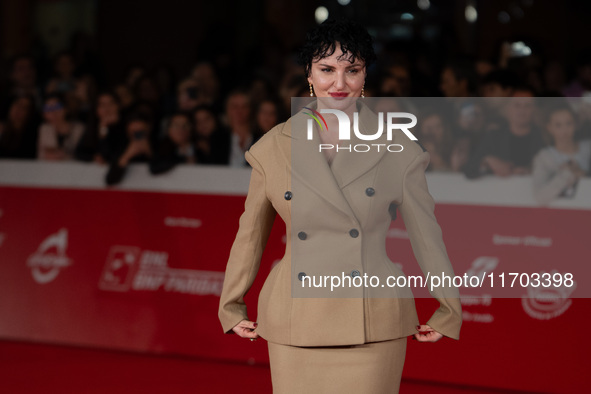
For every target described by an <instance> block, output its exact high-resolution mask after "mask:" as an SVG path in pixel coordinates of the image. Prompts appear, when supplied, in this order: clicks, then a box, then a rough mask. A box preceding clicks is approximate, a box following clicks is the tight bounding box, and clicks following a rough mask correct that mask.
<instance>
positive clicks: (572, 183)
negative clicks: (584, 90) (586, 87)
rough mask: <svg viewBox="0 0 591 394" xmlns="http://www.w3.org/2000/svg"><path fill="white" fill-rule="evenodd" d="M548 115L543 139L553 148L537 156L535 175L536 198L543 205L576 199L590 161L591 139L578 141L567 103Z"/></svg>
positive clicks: (559, 105) (551, 109) (571, 113)
mask: <svg viewBox="0 0 591 394" xmlns="http://www.w3.org/2000/svg"><path fill="white" fill-rule="evenodd" d="M546 113H547V116H546V129H545V133H544V138H545V139H546V140H547V141H548V142H549V143H550V146H548V147H546V148H544V149H542V150H541V151H540V152H538V154H536V156H535V157H534V159H533V173H532V178H533V191H534V198H535V199H536V201H537V202H538V203H539V204H542V205H547V204H549V203H550V202H551V201H553V200H555V199H556V198H559V197H567V198H568V197H573V196H574V194H575V192H576V186H577V184H578V181H579V179H580V178H581V177H583V176H585V174H586V173H588V172H589V169H590V168H589V166H590V163H589V162H590V160H591V139H584V140H579V141H578V140H576V139H575V135H576V132H575V131H576V126H577V118H576V116H575V113H574V112H573V110H572V109H571V108H570V107H569V105H568V103H566V102H564V103H557V104H555V105H554V106H553V107H552V108H550V109H549V111H547V112H546Z"/></svg>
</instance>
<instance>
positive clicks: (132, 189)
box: [0, 0, 591, 393]
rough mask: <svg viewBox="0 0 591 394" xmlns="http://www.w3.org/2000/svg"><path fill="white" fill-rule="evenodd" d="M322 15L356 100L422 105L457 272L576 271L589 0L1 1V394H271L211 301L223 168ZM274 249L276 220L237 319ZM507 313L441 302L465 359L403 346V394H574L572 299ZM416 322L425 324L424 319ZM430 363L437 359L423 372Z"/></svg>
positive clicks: (234, 169)
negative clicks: (362, 75)
mask: <svg viewBox="0 0 591 394" xmlns="http://www.w3.org/2000/svg"><path fill="white" fill-rule="evenodd" d="M336 16H344V17H348V18H350V19H353V20H356V21H358V22H360V23H362V24H363V25H364V26H365V27H366V28H367V29H368V31H369V32H370V34H371V35H372V36H373V38H374V42H375V45H374V47H375V50H376V53H377V55H378V61H377V63H376V64H374V65H373V66H372V67H371V68H369V69H368V70H367V72H368V77H367V81H366V85H365V96H366V97H389V98H393V99H394V100H399V101H395V103H397V104H395V105H397V106H398V108H401V109H403V110H409V111H411V110H413V109H417V108H419V109H421V110H424V111H422V112H421V111H419V112H420V114H419V118H420V121H419V124H418V127H417V135H418V137H419V140H420V141H422V143H423V145H424V147H425V148H426V149H427V150H428V151H429V152H430V154H431V158H432V160H431V164H430V166H429V168H428V169H427V171H428V180H429V185H430V191H431V192H432V194H433V195H434V197H435V200H436V202H437V204H438V205H437V217H438V220H439V222H440V224H441V226H442V228H443V230H444V234H445V236H446V245H447V246H448V253H449V255H450V258H451V259H452V261H453V262H454V267H455V269H456V271H458V272H465V271H468V270H470V269H472V270H475V269H477V267H483V266H485V267H491V266H492V267H501V268H503V267H504V268H506V267H516V266H517V264H519V262H522V261H525V260H528V261H540V262H541V266H542V267H544V269H547V270H548V271H550V270H552V269H560V267H561V264H560V262H561V261H564V260H569V261H576V262H581V261H586V260H588V256H589V253H591V250H590V249H589V246H588V244H589V243H588V240H587V239H586V238H585V234H587V233H588V223H589V221H588V220H589V219H591V182H590V181H589V176H590V175H591V126H590V125H591V121H590V120H591V110H589V107H590V106H591V41H590V40H589V39H588V21H589V19H590V18H591V3H590V2H588V1H580V0H562V1H552V0H495V1H485V0H446V1H444V0H367V1H360V0H330V1H319V0H299V1H287V0H250V1H181V0H168V1H166V2H156V1H135V0H127V1H113V0H2V1H1V2H0V43H1V45H0V256H1V257H0V259H1V261H2V265H1V266H0V365H1V366H2V368H0V371H2V372H0V376H2V377H3V378H6V379H7V381H8V385H9V387H10V388H11V389H12V391H11V392H23V393H25V392H27V393H28V392H64V393H70V392H72V393H74V392H75V393H95V392H96V393H101V392H109V393H115V392H142V393H150V392H154V393H156V392H194V391H196V392H220V393H224V392H232V391H233V390H237V389H240V391H241V392H251V391H249V390H251V389H252V392H255V391H256V392H257V393H261V392H271V385H270V374H269V370H268V355H267V353H266V352H267V348H266V345H265V343H264V341H258V342H257V343H245V342H246V341H240V340H239V339H238V338H235V337H232V338H228V337H229V336H226V335H223V334H222V333H221V331H222V330H221V327H219V322H218V321H217V302H218V301H219V292H220V291H221V283H222V281H223V270H224V268H225V263H226V260H227V255H228V253H229V250H230V247H231V245H232V241H233V238H234V235H235V232H236V229H237V226H238V218H239V216H240V214H241V212H242V210H243V207H244V196H245V194H246V191H247V188H248V180H249V174H250V171H249V167H248V164H247V163H246V161H245V160H244V152H245V151H246V150H247V149H248V148H249V147H250V146H252V144H254V143H256V141H257V140H258V139H259V138H260V137H261V136H262V135H264V134H265V133H266V132H268V131H269V130H270V129H271V128H272V127H273V126H275V125H276V124H278V123H280V122H283V121H285V120H286V119H287V118H288V117H289V115H290V112H291V107H290V102H291V98H292V97H307V96H309V86H308V82H307V80H306V78H305V75H304V69H303V67H301V66H299V65H298V64H297V61H296V58H297V53H298V50H299V48H300V46H301V45H302V43H303V41H304V39H305V36H306V32H307V31H308V30H309V29H311V28H312V27H314V26H316V25H317V24H319V23H321V22H322V21H324V20H325V19H326V18H328V17H336ZM420 97H433V98H438V100H439V101H437V102H438V103H443V102H445V103H447V104H446V105H445V106H439V109H438V110H436V109H435V108H434V106H432V105H429V106H421V105H420V103H421V101H420V99H418V98H420ZM495 98H503V101H495V100H494V99H495ZM491 99H492V100H491ZM444 100H445V101H444ZM435 107H437V105H436V106H435ZM442 108H444V109H443V110H442ZM421 116H422V119H421ZM565 119H566V120H565ZM561 122H562V123H561ZM565 122H566V123H568V125H567V126H562V125H563V123H565ZM565 130H566V131H565ZM524 136H525V137H524ZM515 147H516V148H515ZM490 156H492V157H495V158H496V159H499V160H496V159H491V160H489V161H488V162H486V160H485V159H484V158H485V157H490ZM394 218H395V216H394ZM474 223H478V224H477V225H474ZM484 223H486V225H485V224H484ZM282 226H283V227H282ZM389 234H390V235H389V240H388V242H389V243H388V248H389V249H388V250H389V253H391V254H393V255H395V256H396V260H393V261H397V262H399V263H405V262H407V261H408V262H409V264H412V263H414V257H413V255H412V251H411V249H410V245H409V243H408V238H407V237H405V236H404V234H405V230H404V225H403V223H401V220H398V221H396V220H394V222H393V225H392V229H391V232H390V233H389ZM284 247H285V228H284V225H283V223H282V222H281V220H280V219H278V220H277V222H276V225H275V227H274V230H273V233H272V234H271V238H270V240H269V247H268V250H267V251H266V252H265V256H264V259H263V263H262V265H261V268H260V275H259V278H257V282H256V283H255V286H254V287H253V290H252V291H251V293H250V294H249V298H247V302H248V304H249V308H251V309H249V310H252V311H253V312H252V313H253V314H254V313H255V312H254V311H256V300H257V299H256V297H257V294H258V290H259V289H260V287H261V286H262V283H263V281H264V277H266V274H267V273H268V271H269V270H270V269H271V267H272V266H273V264H274V263H276V262H277V261H279V260H280V259H281V256H282V255H283V252H284ZM528 297H529V298H528V299H527V300H525V301H523V300H520V299H504V300H496V299H495V300H494V301H491V300H490V299H466V300H462V302H463V306H464V322H465V323H464V324H465V326H464V327H465V329H464V330H463V333H462V335H463V338H462V339H463V341H460V342H459V343H451V341H449V342H445V341H442V343H441V346H439V345H438V346H439V347H438V348H436V349H435V350H432V349H427V350H425V348H424V347H423V348H421V347H420V346H417V344H413V343H409V353H408V356H407V364H406V365H407V366H406V367H405V375H404V380H403V386H402V388H403V390H404V391H401V392H408V393H423V392H425V393H426V392H437V393H459V392H548V393H549V392H553V393H558V392H560V393H568V392H573V390H575V389H580V388H581V387H584V382H583V380H582V376H584V374H583V372H582V371H583V369H584V368H586V367H587V366H588V364H589V363H588V359H587V356H586V355H587V354H588V351H589V350H591V349H589V346H588V345H585V346H581V344H580V343H579V342H576V341H575V339H574V338H573V339H570V338H563V336H566V335H567V332H569V331H568V330H569V329H568V327H573V326H577V327H579V326H581V325H584V324H583V323H585V322H587V321H588V319H589V317H588V316H587V313H586V312H585V311H586V310H588V307H589V304H588V302H587V300H586V299H582V298H579V299H572V298H571V293H570V292H568V293H567V294H563V298H562V299H561V300H559V301H556V302H551V303H545V302H541V301H539V300H538V301H536V300H535V294H534V295H533V296H532V293H529V296H528ZM524 299H525V298H524ZM417 305H418V306H420V307H422V308H424V309H423V312H421V313H423V315H421V316H422V317H425V318H427V317H428V316H429V314H430V312H429V311H431V310H432V308H433V307H434V304H433V303H430V301H429V300H417ZM586 308H587V309H586ZM252 317H253V320H254V317H255V316H254V315H253V316H252ZM516 326H518V327H520V329H519V330H525V332H526V333H527V335H528V337H527V338H520V339H519V340H518V339H516V338H515V335H514V334H515V327H516ZM530 330H531V332H530ZM520 332H521V331H520ZM559 336H560V337H559ZM485 338H486V339H485ZM491 341H492V342H491ZM409 342H414V341H409ZM491 343H495V346H492V345H491ZM542 345H543V346H542ZM450 354H451V355H452V356H450ZM476 354H478V355H479V357H476V356H475V355H476ZM433 357H441V358H447V359H449V360H450V362H449V363H445V365H444V366H442V367H441V368H439V369H438V370H436V371H433V370H426V369H424V368H423V366H422V364H421V363H422V361H421V360H424V359H431V358H433ZM449 357H451V358H449ZM475 357H476V358H475ZM31 370H38V371H39V370H41V371H43V372H40V373H39V375H38V376H37V377H36V378H31V377H30V375H31V372H30V371H31ZM64 371H65V372H64ZM97 371H102V372H97ZM551 375H556V376H560V378H556V379H554V378H552V379H550V378H549V376H551ZM228 376H236V377H237V378H236V379H228ZM245 385H246V386H248V388H247V389H245Z"/></svg>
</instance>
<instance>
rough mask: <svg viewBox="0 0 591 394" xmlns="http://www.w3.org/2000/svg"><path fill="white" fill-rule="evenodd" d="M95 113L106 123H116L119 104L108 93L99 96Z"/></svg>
mask: <svg viewBox="0 0 591 394" xmlns="http://www.w3.org/2000/svg"><path fill="white" fill-rule="evenodd" d="M96 115H97V116H98V118H99V119H100V120H101V121H102V122H104V123H106V124H112V123H116V122H117V121H118V120H119V105H118V104H117V102H116V101H115V99H114V98H113V97H112V96H111V95H110V94H103V95H102V96H99V98H98V101H97V105H96Z"/></svg>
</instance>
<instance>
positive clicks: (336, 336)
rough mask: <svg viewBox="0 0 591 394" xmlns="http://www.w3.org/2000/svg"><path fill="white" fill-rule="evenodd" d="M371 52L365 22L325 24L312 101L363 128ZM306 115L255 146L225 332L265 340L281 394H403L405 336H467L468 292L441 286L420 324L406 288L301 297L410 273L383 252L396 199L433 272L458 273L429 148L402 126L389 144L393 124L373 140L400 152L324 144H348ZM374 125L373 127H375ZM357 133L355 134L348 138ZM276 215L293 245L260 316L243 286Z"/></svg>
mask: <svg viewBox="0 0 591 394" xmlns="http://www.w3.org/2000/svg"><path fill="white" fill-rule="evenodd" d="M374 57H375V55H374V53H373V49H372V42H371V37H370V36H369V34H368V33H367V31H365V29H364V28H363V27H361V26H359V25H357V24H355V23H352V22H349V21H346V20H336V21H335V20H327V21H325V22H324V23H323V24H321V25H319V26H318V27H317V28H316V29H315V30H314V31H312V32H311V33H310V34H309V35H308V36H307V40H306V44H305V46H304V49H303V50H302V53H301V56H300V58H301V62H302V63H304V65H305V68H306V73H307V77H308V82H309V89H310V94H311V95H312V94H315V95H316V96H317V102H315V103H314V105H312V106H308V108H309V109H310V110H314V111H316V112H320V111H322V110H323V109H326V108H327V106H326V104H327V103H328V104H332V105H334V107H333V108H338V109H339V110H341V111H343V112H345V113H349V114H351V113H352V112H355V110H356V109H357V111H358V112H359V119H361V125H363V126H366V125H368V124H369V122H368V119H369V120H375V114H374V113H373V112H371V110H369V108H368V107H367V106H366V105H364V104H363V103H362V101H363V99H361V100H356V99H357V98H358V97H360V96H361V97H363V95H364V94H363V93H364V83H365V76H366V68H367V67H369V66H370V65H371V63H372V62H373V61H374ZM314 107H315V108H314ZM355 107H357V108H355ZM329 109H330V108H329ZM372 114H373V115H372ZM307 119H311V118H310V117H309V116H308V115H307V114H305V113H303V112H302V111H300V112H298V113H297V114H296V115H294V116H292V117H291V118H290V119H289V120H288V121H287V122H285V123H282V124H279V125H277V126H276V127H274V128H273V129H272V130H270V131H269V132H268V133H266V134H265V135H264V136H263V137H261V139H260V140H259V142H257V143H256V144H255V145H253V146H252V147H251V148H250V149H249V150H248V151H247V152H246V154H245V156H246V159H247V160H248V162H249V163H250V164H251V166H252V168H253V171H252V173H251V180H250V182H251V183H250V187H249V191H248V196H247V199H246V203H245V211H244V213H243V214H242V216H241V218H240V227H239V230H238V234H237V235H236V240H235V242H234V244H233V246H232V250H231V252H230V257H229V260H228V264H227V268H226V276H225V280H224V286H223V290H222V294H221V298H220V307H219V318H220V321H221V323H222V327H223V329H224V332H226V333H230V334H231V333H235V334H237V335H239V336H241V337H243V338H249V339H251V340H255V339H256V338H258V337H259V336H260V337H262V338H264V339H266V340H267V342H268V346H269V359H270V365H271V377H272V382H273V389H274V392H275V393H386V392H388V393H391V392H398V387H399V385H400V378H401V375H402V367H403V364H404V359H405V353H406V340H407V338H406V337H407V336H410V335H414V337H415V338H416V339H417V340H419V341H423V342H435V341H437V340H439V339H441V338H442V337H443V336H448V337H451V338H454V339H458V338H459V329H460V325H461V306H460V303H459V298H458V297H459V296H458V293H457V289H451V291H446V290H443V289H436V290H434V291H433V292H432V294H434V295H435V296H436V298H437V299H438V301H439V302H440V304H441V307H440V308H439V309H438V310H437V311H436V312H435V313H434V314H433V317H432V318H431V319H430V320H429V321H428V322H427V324H423V325H419V324H418V323H419V320H418V317H417V313H416V309H415V306H414V300H413V298H412V295H410V296H409V293H408V292H407V291H405V290H403V289H401V290H399V292H400V293H398V290H393V292H392V293H391V294H387V293H388V292H387V291H381V290H379V289H377V291H375V292H374V291H370V289H364V288H362V289H353V290H352V291H351V290H347V289H344V288H343V289H337V290H336V293H338V294H337V296H336V297H335V296H330V295H328V294H329V292H328V291H326V289H317V290H314V289H311V290H310V291H309V292H307V289H304V290H306V291H303V292H302V289H303V287H302V285H303V284H304V283H305V281H306V280H307V278H309V277H311V276H315V275H318V274H323V273H330V272H332V273H334V274H337V275H338V274H340V273H342V274H343V275H344V274H345V273H346V274H347V278H357V277H360V276H362V275H365V274H370V275H374V274H379V275H384V274H390V275H397V276H401V275H404V274H403V273H402V271H401V270H400V269H398V268H397V267H396V266H395V265H394V264H392V262H391V261H389V260H388V257H387V255H386V249H385V238H386V232H387V230H388V228H389V226H390V221H391V217H390V213H391V212H392V210H391V207H392V206H394V208H396V207H398V209H399V210H400V212H401V214H402V216H403V218H404V222H405V224H406V228H407V231H408V234H409V238H410V240H411V244H412V247H413V251H414V253H415V256H416V257H417V261H418V262H419V264H420V266H421V268H422V270H423V272H425V273H426V272H429V273H430V274H431V275H434V274H440V273H443V272H444V273H445V274H447V275H453V270H452V268H451V264H450V263H449V259H448V258H447V255H446V252H445V246H444V244H443V241H442V236H441V229H440V228H439V226H438V225H437V221H436V219H435V216H434V214H433V210H434V202H433V199H432V198H431V196H430V194H429V192H428V190H427V184H426V180H425V173H424V171H425V168H426V167H427V165H428V163H429V153H428V152H426V151H424V150H423V149H422V148H421V147H420V146H419V144H415V143H413V142H411V141H410V140H409V139H408V138H407V137H406V135H404V134H403V133H398V134H396V135H395V136H394V137H393V139H392V140H391V141H386V133H383V135H382V137H380V139H378V140H377V141H375V142H376V143H382V142H384V141H385V142H390V143H392V144H395V143H400V144H403V145H404V148H405V149H404V150H403V151H402V152H399V153H386V151H385V150H384V149H382V150H381V151H380V152H377V151H375V150H374V151H372V152H368V153H367V154H364V155H356V154H355V152H353V153H347V151H346V150H342V151H340V152H338V153H337V152H336V150H334V149H332V150H322V151H319V150H318V147H319V145H318V144H319V143H321V144H329V145H336V144H339V141H338V138H337V137H338V131H339V130H340V129H339V124H338V122H337V119H336V117H334V116H328V115H325V120H326V124H325V126H326V127H325V128H323V129H322V130H320V128H318V127H315V129H314V131H315V132H313V133H311V134H312V135H311V136H310V134H308V137H311V138H312V140H311V141H310V140H308V139H307V137H306V130H305V129H303V128H301V127H298V125H299V122H301V124H306V121H307ZM350 119H353V118H352V117H351V115H350ZM309 124H311V125H313V124H315V123H314V122H313V121H311V122H310V123H309ZM375 124H376V123H373V125H371V126H369V127H372V128H374V130H375ZM309 131H310V130H309V129H308V132H309ZM364 131H365V133H364V134H370V130H364ZM359 140H360V139H359V138H358V137H355V136H354V135H352V136H351V143H353V142H360V141H359ZM361 142H363V141H361ZM365 142H367V141H365ZM341 143H343V141H341ZM276 214H279V215H280V216H281V218H282V219H283V220H284V221H285V222H286V229H287V245H286V253H285V256H284V257H283V258H282V259H281V261H280V262H279V263H277V264H276V265H275V266H274V267H273V269H272V270H271V272H270V274H269V276H268V278H267V280H266V281H265V284H264V285H263V288H262V289H261V293H260V295H259V305H258V316H257V317H258V322H257V323H255V322H253V321H251V320H249V318H248V315H247V313H246V305H245V303H244V295H245V294H246V292H247V291H248V289H249V288H250V286H251V285H252V283H253V280H254V278H255V275H256V272H257V270H258V267H259V263H260V257H261V255H262V251H263V249H264V247H265V243H266V240H267V237H268V235H269V233H270V230H271V227H272V225H273V222H274V219H275V216H276ZM364 268H366V269H364ZM347 278H345V277H344V276H343V281H345V279H347ZM382 283H384V282H382ZM453 290H455V291H453ZM365 291H367V293H368V294H369V293H373V294H371V295H372V296H370V297H367V296H366V293H365ZM317 294H322V295H323V296H322V297H317V296H315V295H317ZM392 294H400V295H401V297H396V296H394V297H392ZM294 295H296V296H295V297H294ZM376 295H377V296H376ZM310 296H311V297H310Z"/></svg>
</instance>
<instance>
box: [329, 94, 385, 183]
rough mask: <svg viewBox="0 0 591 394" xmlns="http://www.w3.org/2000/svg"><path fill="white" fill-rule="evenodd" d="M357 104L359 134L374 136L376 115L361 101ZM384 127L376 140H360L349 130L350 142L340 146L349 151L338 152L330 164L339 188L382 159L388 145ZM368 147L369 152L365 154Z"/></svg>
mask: <svg viewBox="0 0 591 394" xmlns="http://www.w3.org/2000/svg"><path fill="white" fill-rule="evenodd" d="M358 103H359V105H360V107H361V108H360V111H359V132H360V133H362V134H368V135H371V134H375V132H376V131H377V130H378V115H377V114H376V113H375V112H373V111H372V110H371V109H370V108H369V107H368V106H367V105H365V104H364V103H363V102H362V100H358ZM351 121H353V119H351ZM385 127H386V125H385V124H384V125H383V129H382V130H383V132H382V135H381V136H380V137H379V138H378V139H376V140H372V141H365V140H361V139H359V138H358V137H357V135H356V134H355V132H354V131H353V129H351V140H350V141H342V142H341V144H340V145H341V146H349V145H350V146H351V151H349V150H340V151H339V152H338V153H337V154H336V156H335V158H334V160H333V162H332V171H333V172H334V174H335V177H336V178H337V181H338V183H339V186H340V187H341V188H343V187H345V186H347V185H349V184H351V183H352V182H354V181H355V180H357V179H358V178H360V177H361V176H363V175H364V174H366V173H367V172H368V171H370V170H371V169H372V168H374V167H375V166H376V165H377V164H378V163H379V162H380V160H381V159H382V158H383V157H384V154H385V153H386V152H387V150H386V146H387V145H388V140H387V136H386V129H385ZM377 144H380V146H379V147H378V146H376V145H377ZM355 146H358V151H356V150H355ZM368 146H369V150H368V151H367V152H365V150H366V149H367V147H368ZM378 148H379V149H378Z"/></svg>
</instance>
